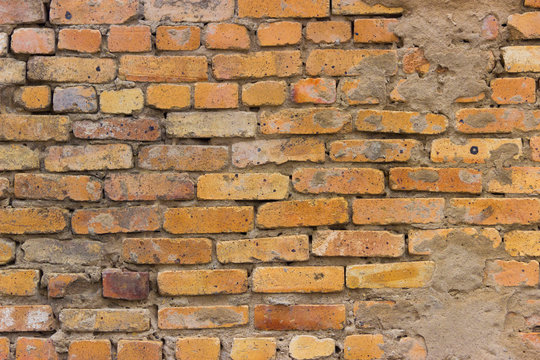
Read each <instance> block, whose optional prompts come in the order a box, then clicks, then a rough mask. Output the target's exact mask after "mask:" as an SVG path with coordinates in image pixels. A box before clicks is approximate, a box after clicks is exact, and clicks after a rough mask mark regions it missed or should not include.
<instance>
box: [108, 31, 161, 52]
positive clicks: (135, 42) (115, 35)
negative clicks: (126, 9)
mask: <svg viewBox="0 0 540 360" xmlns="http://www.w3.org/2000/svg"><path fill="white" fill-rule="evenodd" d="M108 46H109V51H110V52H146V51H151V50H152V34H151V33H150V27H149V26H111V27H110V29H109V39H108Z"/></svg>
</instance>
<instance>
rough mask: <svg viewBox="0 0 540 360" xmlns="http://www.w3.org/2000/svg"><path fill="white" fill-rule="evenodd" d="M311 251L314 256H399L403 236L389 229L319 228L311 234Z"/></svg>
mask: <svg viewBox="0 0 540 360" xmlns="http://www.w3.org/2000/svg"><path fill="white" fill-rule="evenodd" d="M311 252H312V253H313V254H314V255H316V256H351V257H400V256H402V255H403V253H404V252H405V236H404V235H402V234H394V233H391V232H389V231H364V230H320V231H316V232H315V233H314V234H313V241H312V245H311Z"/></svg>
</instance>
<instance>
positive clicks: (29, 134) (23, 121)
mask: <svg viewBox="0 0 540 360" xmlns="http://www.w3.org/2000/svg"><path fill="white" fill-rule="evenodd" d="M70 127H71V121H70V120H69V118H68V117H66V116H54V115H15V114H2V115H0V139H2V140H8V141H48V140H55V141H66V140H68V139H69V132H70Z"/></svg>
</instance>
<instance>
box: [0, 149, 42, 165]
mask: <svg viewBox="0 0 540 360" xmlns="http://www.w3.org/2000/svg"><path fill="white" fill-rule="evenodd" d="M37 168H39V151H38V150H32V149H30V148H28V147H27V146H24V145H15V144H12V145H0V170H1V171H12V170H28V169H37Z"/></svg>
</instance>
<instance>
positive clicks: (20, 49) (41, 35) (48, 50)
mask: <svg viewBox="0 0 540 360" xmlns="http://www.w3.org/2000/svg"><path fill="white" fill-rule="evenodd" d="M55 49H56V41H55V34H54V30H53V29H45V28H43V29H40V28H20V29H15V31H13V34H12V35H11V51H13V52H14V53H17V54H47V55H50V54H54V51H55Z"/></svg>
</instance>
